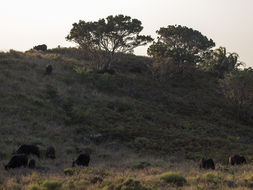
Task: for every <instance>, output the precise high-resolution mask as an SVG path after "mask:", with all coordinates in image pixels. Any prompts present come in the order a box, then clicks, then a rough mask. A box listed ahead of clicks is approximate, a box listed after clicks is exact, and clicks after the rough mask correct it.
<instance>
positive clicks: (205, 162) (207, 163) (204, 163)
mask: <svg viewBox="0 0 253 190" xmlns="http://www.w3.org/2000/svg"><path fill="white" fill-rule="evenodd" d="M199 168H200V169H202V168H203V169H213V170H214V169H215V164H214V162H213V159H211V158H209V159H205V158H202V159H201V160H200V162H199Z"/></svg>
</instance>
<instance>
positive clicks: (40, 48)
mask: <svg viewBox="0 0 253 190" xmlns="http://www.w3.org/2000/svg"><path fill="white" fill-rule="evenodd" d="M33 49H35V50H38V51H46V50H47V45H46V44H42V45H37V46H34V47H33Z"/></svg>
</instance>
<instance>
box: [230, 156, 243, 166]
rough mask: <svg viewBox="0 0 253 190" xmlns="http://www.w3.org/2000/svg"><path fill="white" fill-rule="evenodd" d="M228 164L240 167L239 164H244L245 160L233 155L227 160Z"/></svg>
mask: <svg viewBox="0 0 253 190" xmlns="http://www.w3.org/2000/svg"><path fill="white" fill-rule="evenodd" d="M228 163H229V164H230V165H232V166H233V165H240V164H246V159H245V157H244V156H240V155H234V156H230V157H229V159H228Z"/></svg>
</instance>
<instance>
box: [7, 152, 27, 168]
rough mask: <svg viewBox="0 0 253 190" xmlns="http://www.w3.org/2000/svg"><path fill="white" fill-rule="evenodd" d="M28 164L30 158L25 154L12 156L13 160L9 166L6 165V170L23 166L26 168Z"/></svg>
mask: <svg viewBox="0 0 253 190" xmlns="http://www.w3.org/2000/svg"><path fill="white" fill-rule="evenodd" d="M27 163H28V157H27V155H25V154H17V155H14V156H12V158H11V160H10V161H9V163H8V164H7V165H5V169H6V170H8V169H10V168H19V167H21V166H24V167H26V166H27Z"/></svg>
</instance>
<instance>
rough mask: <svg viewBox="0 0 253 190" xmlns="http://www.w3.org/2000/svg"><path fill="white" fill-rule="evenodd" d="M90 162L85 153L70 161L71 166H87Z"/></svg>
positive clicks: (88, 156)
mask: <svg viewBox="0 0 253 190" xmlns="http://www.w3.org/2000/svg"><path fill="white" fill-rule="evenodd" d="M89 162H90V155H89V154H87V153H85V154H80V155H79V156H78V158H77V159H76V160H75V161H74V162H73V163H72V167H75V165H76V164H77V165H78V166H88V165H89Z"/></svg>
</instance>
